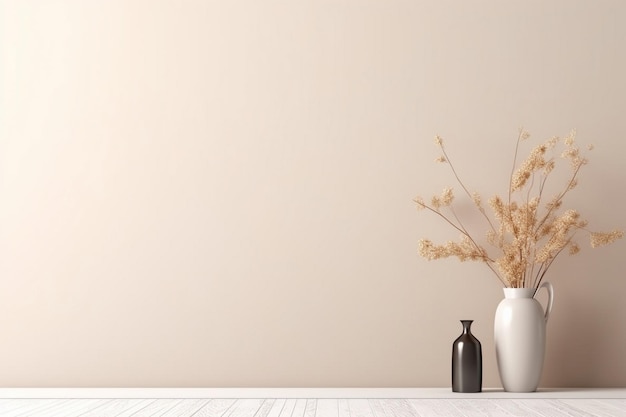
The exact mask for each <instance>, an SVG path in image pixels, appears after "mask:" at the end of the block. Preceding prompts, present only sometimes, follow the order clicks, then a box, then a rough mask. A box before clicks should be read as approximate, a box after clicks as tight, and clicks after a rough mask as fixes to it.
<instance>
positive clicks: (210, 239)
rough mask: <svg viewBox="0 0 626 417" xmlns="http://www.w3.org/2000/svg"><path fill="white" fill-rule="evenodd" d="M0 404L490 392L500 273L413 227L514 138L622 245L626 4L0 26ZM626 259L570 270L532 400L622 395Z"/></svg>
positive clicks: (407, 4)
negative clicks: (600, 389) (174, 394)
mask: <svg viewBox="0 0 626 417" xmlns="http://www.w3.org/2000/svg"><path fill="white" fill-rule="evenodd" d="M0 5H1V6H0V16H1V18H2V19H3V20H2V22H1V23H0V28H1V29H0V30H1V32H0V34H1V35H0V36H1V38H0V39H1V42H2V43H1V45H2V52H1V53H2V55H1V59H2V61H1V70H2V88H1V90H0V91H1V94H0V97H1V100H2V101H1V103H2V107H1V112H0V115H1V117H2V119H1V124H0V125H1V127H0V129H1V130H0V132H1V136H0V173H1V177H0V335H1V336H0V386H5V387H25V386H42V387H48V386H64V387H66V386H71V387H86V386H89V387H105V386H106V387H130V386H141V387H156V386H160V387H170V386H178V387H252V386H256V387H413V386H449V383H450V356H451V355H450V352H451V344H452V342H453V340H454V339H455V338H456V337H457V335H458V334H459V333H460V329H461V327H460V324H459V322H458V320H459V319H466V318H472V319H474V320H475V321H476V322H475V325H474V331H475V333H476V335H477V336H478V337H479V339H480V340H481V341H482V342H483V349H484V362H485V366H484V371H485V381H484V383H485V386H499V381H498V377H497V370H496V366H495V357H494V352H493V340H492V330H493V315H494V310H495V307H496V306H497V304H498V302H499V301H500V299H501V297H502V293H501V289H500V285H499V283H498V281H497V280H496V278H494V277H493V276H492V275H490V273H489V271H488V270H487V268H486V267H484V266H483V265H479V264H460V263H458V262H456V261H441V262H430V263H429V262H427V261H425V260H423V259H421V258H419V256H418V255H417V253H416V248H417V242H418V240H419V238H420V237H424V236H428V237H431V238H433V239H438V240H444V239H448V238H454V237H456V236H455V234H452V235H451V234H450V233H449V231H448V230H447V229H445V228H444V227H443V224H442V223H440V222H438V221H435V219H433V218H432V217H429V216H427V215H426V214H425V213H417V212H416V211H415V207H414V205H413V203H412V199H413V198H414V197H415V196H416V195H417V194H420V193H421V194H423V195H429V194H431V193H437V192H439V190H440V189H441V188H442V187H443V186H445V185H449V184H452V178H451V177H450V175H449V173H448V172H447V171H445V170H444V169H442V168H441V167H439V166H437V165H435V164H433V160H434V158H435V157H436V156H438V153H437V150H436V148H435V147H434V145H433V142H432V138H433V136H434V135H435V134H440V135H442V136H444V138H445V139H446V141H447V144H448V149H449V151H450V152H451V154H452V156H453V157H456V161H457V168H459V170H460V171H461V172H462V174H463V176H464V178H465V179H466V180H467V182H468V183H470V184H476V187H477V188H478V189H479V190H480V191H483V192H484V193H485V194H487V195H489V194H490V193H492V192H495V191H501V190H502V186H503V185H504V184H505V181H506V179H505V176H506V175H507V174H508V170H509V167H510V161H511V157H512V156H511V155H512V150H513V146H514V140H515V136H516V133H517V129H518V127H519V126H521V125H524V126H525V127H526V128H527V129H528V130H530V131H531V132H532V133H533V134H534V138H535V139H536V140H539V139H543V138H546V137H549V136H551V135H554V134H557V135H564V134H567V132H568V131H569V130H570V128H577V129H578V137H579V140H580V141H581V142H582V143H594V144H595V145H596V148H595V150H594V151H593V154H592V155H591V164H590V165H589V166H587V167H586V169H585V171H584V173H583V174H582V176H581V185H580V187H579V189H577V190H576V193H575V194H572V197H571V198H570V200H568V201H569V203H570V204H571V205H572V206H574V207H575V208H578V209H579V210H580V211H581V212H582V213H583V214H584V215H585V217H587V218H588V219H589V220H591V226H593V227H595V228H598V229H610V228H612V227H621V228H626V223H625V222H624V217H623V213H624V212H626V201H625V199H624V196H623V190H624V185H625V183H626V171H625V170H624V168H623V160H624V152H625V150H626V145H625V144H624V132H625V129H624V111H625V110H626V77H624V74H626V49H625V48H624V39H626V26H624V21H626V3H624V2H623V1H620V0H615V1H569V0H567V1H566V0H555V1H549V2H545V1H506V2H503V1H496V0H493V1H461V0H459V1H439V0H438V1H401V0H393V1H369V0H368V1H363V0H358V1H357V0H354V1H328V0H327V1H253V0H250V1H200V0H197V1H192V0H184V1H179V0H177V1H173V0H172V1H165V0H159V1H153V0H151V1H148V0H134V1H125V0H124V1H122V0H119V1H83V0H75V1H69V0H67V1H63V0H60V1H44V0H41V1H23V0H20V1H18V0H14V1H2V2H1V3H0ZM624 245H625V244H624V242H623V241H620V242H618V243H617V244H615V245H613V246H611V247H608V248H604V249H596V250H594V251H592V250H591V249H587V248H585V250H583V252H582V253H581V254H580V255H578V256H577V257H573V258H568V257H564V258H563V259H561V262H560V263H558V264H557V265H556V266H555V267H554V268H553V270H552V273H551V274H550V277H549V280H550V281H552V282H553V283H554V285H555V287H556V288H555V289H556V301H555V307H554V311H553V317H552V319H551V322H550V323H549V326H548V351H547V357H546V363H545V371H544V378H543V382H542V384H543V386H625V385H626V361H625V360H624V357H623V355H624V352H625V351H626V330H625V329H626V327H625V324H624V323H626V306H624V303H623V297H624V294H625V293H626V281H625V280H624V277H623V265H624V256H623V254H624V247H625V246H624Z"/></svg>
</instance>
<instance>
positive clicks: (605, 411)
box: [559, 398, 626, 417]
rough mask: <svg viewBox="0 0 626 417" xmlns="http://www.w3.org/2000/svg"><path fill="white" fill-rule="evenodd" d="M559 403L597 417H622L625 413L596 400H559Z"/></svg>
mask: <svg viewBox="0 0 626 417" xmlns="http://www.w3.org/2000/svg"><path fill="white" fill-rule="evenodd" d="M559 401H560V402H561V403H565V404H568V405H570V406H572V407H574V408H575V409H577V410H580V411H581V412H584V413H590V414H591V415H593V416H597V417H624V416H626V413H625V412H623V411H620V410H615V408H614V407H611V406H609V405H608V404H606V403H604V402H599V401H596V400H586V399H569V398H568V399H566V400H559Z"/></svg>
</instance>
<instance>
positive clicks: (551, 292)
mask: <svg viewBox="0 0 626 417" xmlns="http://www.w3.org/2000/svg"><path fill="white" fill-rule="evenodd" d="M543 287H546V290H548V305H547V306H546V314H545V320H546V323H547V322H548V318H549V317H550V312H551V311H552V303H553V302H554V288H553V287H552V284H550V283H549V282H547V281H546V282H544V283H543V284H541V286H540V287H539V289H541V288H543ZM537 291H539V290H537Z"/></svg>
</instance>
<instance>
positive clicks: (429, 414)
mask: <svg viewBox="0 0 626 417" xmlns="http://www.w3.org/2000/svg"><path fill="white" fill-rule="evenodd" d="M409 403H410V404H411V405H412V406H413V408H414V409H415V411H416V412H417V414H418V415H419V416H424V417H435V416H438V417H439V416H441V417H464V416H463V413H461V412H460V411H459V410H458V409H457V408H456V407H455V406H453V405H452V404H450V403H449V402H447V401H441V400H424V399H418V400H409Z"/></svg>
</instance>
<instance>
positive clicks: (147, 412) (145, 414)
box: [129, 398, 183, 417]
mask: <svg viewBox="0 0 626 417" xmlns="http://www.w3.org/2000/svg"><path fill="white" fill-rule="evenodd" d="M182 401H183V400H180V399H168V398H160V399H158V400H156V401H153V402H151V403H150V404H148V405H147V406H146V407H143V408H141V409H139V410H137V411H136V412H135V414H131V415H130V416H132V417H154V416H161V415H162V414H164V413H166V412H167V411H168V410H170V409H172V408H174V407H176V405H177V404H179V403H180V402H182ZM130 416H129V417H130Z"/></svg>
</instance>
